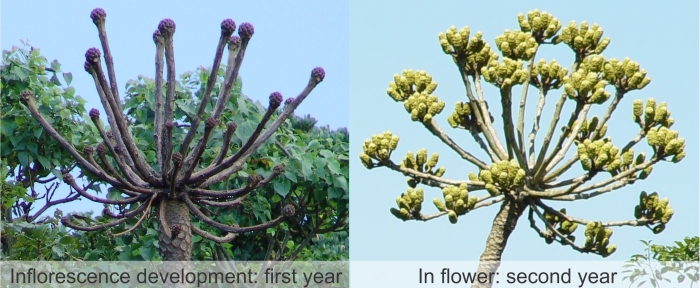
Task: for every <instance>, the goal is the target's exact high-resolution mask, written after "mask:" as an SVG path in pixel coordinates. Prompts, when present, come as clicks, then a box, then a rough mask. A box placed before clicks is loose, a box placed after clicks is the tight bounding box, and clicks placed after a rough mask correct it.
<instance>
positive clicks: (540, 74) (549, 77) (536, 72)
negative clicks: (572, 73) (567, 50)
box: [530, 59, 568, 89]
mask: <svg viewBox="0 0 700 288" xmlns="http://www.w3.org/2000/svg"><path fill="white" fill-rule="evenodd" d="M531 72H532V73H531V74H530V76H531V77H537V80H538V83H535V84H536V85H538V86H537V87H547V88H554V89H559V88H560V87H561V85H562V84H564V82H563V80H564V77H566V73H567V72H568V70H567V69H566V68H564V67H561V65H559V63H557V61H556V60H552V61H550V62H549V63H547V61H545V60H544V59H540V60H539V61H537V63H536V64H535V65H533V67H532V71H531Z"/></svg>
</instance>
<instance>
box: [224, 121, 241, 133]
mask: <svg viewBox="0 0 700 288" xmlns="http://www.w3.org/2000/svg"><path fill="white" fill-rule="evenodd" d="M236 128H238V125H236V123H233V122H228V123H227V124H226V131H229V133H233V132H236Z"/></svg>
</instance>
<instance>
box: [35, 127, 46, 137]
mask: <svg viewBox="0 0 700 288" xmlns="http://www.w3.org/2000/svg"><path fill="white" fill-rule="evenodd" d="M42 132H44V128H42V127H37V128H36V129H34V137H36V139H39V138H40V137H41V133H42Z"/></svg>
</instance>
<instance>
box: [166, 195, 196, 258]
mask: <svg viewBox="0 0 700 288" xmlns="http://www.w3.org/2000/svg"><path fill="white" fill-rule="evenodd" d="M161 201H165V213H164V214H165V219H164V220H165V221H164V222H165V223H167V224H168V226H169V227H170V231H171V234H172V235H171V236H170V237H168V236H167V235H166V233H165V230H164V229H163V227H158V248H159V249H160V256H161V257H162V259H163V261H189V260H190V257H191V255H192V220H190V211H189V209H188V208H187V205H186V204H185V202H183V201H180V200H176V199H163V200H161ZM178 227H179V228H178ZM178 230H179V232H178ZM176 232H177V234H176Z"/></svg>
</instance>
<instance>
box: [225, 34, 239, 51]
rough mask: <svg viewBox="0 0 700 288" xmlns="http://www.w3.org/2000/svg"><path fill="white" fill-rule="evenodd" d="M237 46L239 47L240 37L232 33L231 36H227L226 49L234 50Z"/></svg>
mask: <svg viewBox="0 0 700 288" xmlns="http://www.w3.org/2000/svg"><path fill="white" fill-rule="evenodd" d="M238 47H241V38H240V37H238V36H236V35H234V36H231V38H228V49H229V50H236V49H238Z"/></svg>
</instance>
